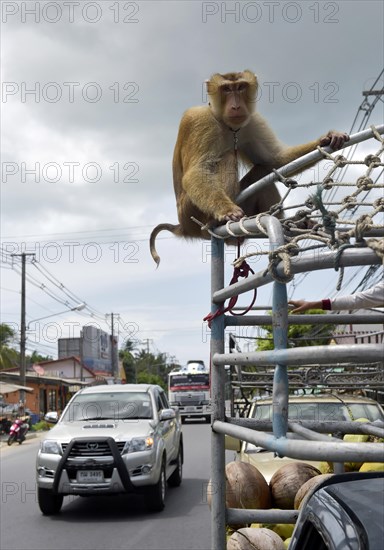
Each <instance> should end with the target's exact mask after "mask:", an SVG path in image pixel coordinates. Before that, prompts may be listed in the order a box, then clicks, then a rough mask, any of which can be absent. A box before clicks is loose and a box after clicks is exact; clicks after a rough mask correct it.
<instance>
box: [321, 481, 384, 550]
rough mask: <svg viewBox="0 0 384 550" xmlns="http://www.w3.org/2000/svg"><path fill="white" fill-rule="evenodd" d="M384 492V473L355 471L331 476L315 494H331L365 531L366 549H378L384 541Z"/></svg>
mask: <svg viewBox="0 0 384 550" xmlns="http://www.w3.org/2000/svg"><path fill="white" fill-rule="evenodd" d="M383 489H384V473H383V472H370V473H365V474H362V473H361V472H354V473H347V474H345V473H344V474H340V475H335V476H332V478H330V479H328V480H326V481H325V482H324V483H323V484H322V485H321V486H320V487H319V488H317V489H316V494H318V493H320V494H321V492H326V493H329V494H330V495H331V496H332V497H333V498H334V499H335V500H336V501H337V502H338V503H339V504H340V505H341V506H343V508H344V509H345V510H346V512H347V513H348V515H349V516H350V517H351V519H352V520H353V521H354V523H355V524H360V525H359V527H360V529H363V530H364V531H365V535H366V538H367V539H368V546H367V548H372V549H376V548H381V547H382V542H383V531H384V530H383V514H384V499H383ZM364 547H365V546H364Z"/></svg>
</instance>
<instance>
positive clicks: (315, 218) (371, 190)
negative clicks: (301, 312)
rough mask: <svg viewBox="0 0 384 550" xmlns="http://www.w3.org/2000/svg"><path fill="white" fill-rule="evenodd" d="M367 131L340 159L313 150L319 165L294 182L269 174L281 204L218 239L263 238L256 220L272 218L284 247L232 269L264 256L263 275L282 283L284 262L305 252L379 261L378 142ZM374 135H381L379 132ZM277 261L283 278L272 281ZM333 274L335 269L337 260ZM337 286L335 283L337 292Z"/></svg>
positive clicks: (382, 222) (383, 251) (383, 243)
mask: <svg viewBox="0 0 384 550" xmlns="http://www.w3.org/2000/svg"><path fill="white" fill-rule="evenodd" d="M371 130H372V136H373V137H372V138H371V139H369V140H368V141H365V142H362V143H358V144H357V145H356V146H355V147H354V148H353V149H352V148H351V149H350V150H349V151H348V153H349V154H347V155H346V156H344V155H343V154H341V153H340V152H335V153H329V152H327V151H326V150H324V149H322V148H320V147H319V148H318V150H319V151H320V152H321V155H322V159H323V161H322V162H321V163H320V164H317V165H316V166H314V167H313V168H311V169H309V170H308V169H306V170H305V171H303V172H302V173H301V174H299V175H296V176H295V177H294V178H292V177H284V176H282V175H281V171H280V170H279V171H275V175H276V179H277V180H278V182H280V183H279V184H278V187H279V188H280V193H281V200H280V201H279V202H278V203H277V204H275V205H274V206H272V207H271V208H270V210H269V211H266V212H263V213H260V214H258V215H257V216H253V217H248V218H243V220H241V221H240V222H228V223H227V224H226V226H225V232H226V233H227V235H225V236H224V237H223V236H222V235H221V238H226V237H227V236H232V237H233V236H236V237H249V236H250V235H254V236H260V234H261V235H266V231H265V229H264V227H263V225H262V223H261V218H262V216H264V215H272V216H278V217H279V218H280V222H281V224H282V227H283V231H284V237H285V244H284V246H281V247H278V248H277V249H276V250H274V251H273V253H271V252H270V251H269V250H265V251H263V250H259V251H257V252H252V253H250V254H245V255H243V256H241V257H239V258H238V259H237V260H236V261H235V262H234V265H235V267H237V266H239V265H241V263H242V262H243V261H245V260H246V259H247V258H250V257H252V256H257V255H260V254H268V255H269V265H268V268H267V269H268V270H269V271H270V272H271V274H272V275H273V277H274V278H275V279H277V280H282V282H288V281H289V280H291V279H292V275H291V273H290V269H289V263H290V262H289V260H290V258H291V257H292V256H296V255H298V254H300V253H302V252H305V251H309V250H316V249H319V250H321V249H331V250H338V252H339V255H337V257H340V255H341V254H342V252H343V250H345V249H346V248H349V247H359V246H369V247H371V248H372V249H373V250H375V252H376V253H377V254H378V255H379V256H380V257H381V258H384V239H383V235H384V192H383V189H384V182H383V169H384V159H383V154H384V139H383V136H382V135H381V134H380V133H379V132H378V131H377V129H376V128H375V127H371ZM380 131H381V133H382V132H383V129H382V127H380ZM347 145H348V144H347ZM368 150H369V152H368ZM357 157H359V158H358V159H357ZM324 172H325V174H324V175H323V177H322V178H319V174H320V173H324ZM314 175H315V177H313V176H314ZM308 180H309V181H308ZM266 192H267V191H266ZM247 220H254V224H253V225H254V226H256V229H255V231H250V230H249V224H247V228H245V227H244V224H245V222H246V221H247ZM214 234H215V236H216V237H219V238H220V235H217V233H216V232H214ZM371 235H372V237H371ZM376 236H379V237H381V238H375V237H376ZM364 237H368V238H364ZM280 261H283V263H284V273H285V274H284V276H283V278H281V277H277V275H276V270H275V266H276V265H277V263H279V262H280ZM335 269H338V265H337V260H336V265H335ZM341 273H342V270H341ZM340 284H341V281H339V283H338V286H340Z"/></svg>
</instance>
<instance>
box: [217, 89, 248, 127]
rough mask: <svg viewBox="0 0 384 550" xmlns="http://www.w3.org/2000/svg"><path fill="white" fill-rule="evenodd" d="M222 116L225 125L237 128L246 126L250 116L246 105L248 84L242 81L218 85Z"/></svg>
mask: <svg viewBox="0 0 384 550" xmlns="http://www.w3.org/2000/svg"><path fill="white" fill-rule="evenodd" d="M220 96H221V105H222V118H223V121H224V122H225V124H226V125H227V126H229V127H230V128H233V129H234V130H237V129H238V128H242V127H243V126H246V125H247V124H248V122H249V119H250V117H251V114H252V112H251V109H250V106H249V105H248V85H247V84H246V83H244V82H240V83H236V84H231V85H228V84H225V85H223V86H221V87H220Z"/></svg>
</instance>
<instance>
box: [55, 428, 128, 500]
mask: <svg viewBox="0 0 384 550" xmlns="http://www.w3.org/2000/svg"><path fill="white" fill-rule="evenodd" d="M85 445H87V446H88V448H89V451H90V452H92V446H96V450H97V448H98V446H99V445H101V448H102V449H103V455H102V456H104V457H105V456H106V455H105V449H106V448H109V450H110V455H111V457H112V458H113V464H111V466H112V467H115V468H116V469H117V471H118V473H119V476H120V479H121V482H122V484H123V486H124V489H125V490H126V491H127V492H129V493H133V492H135V487H134V485H133V484H132V482H131V479H130V477H129V473H128V470H127V468H126V466H125V464H124V461H123V459H122V458H121V454H120V450H119V447H118V445H117V443H116V441H115V440H114V439H113V437H77V438H74V439H71V441H70V442H69V443H68V445H67V446H66V447H65V450H64V452H63V456H62V457H61V460H60V462H59V464H58V466H57V469H56V473H55V477H54V481H53V487H52V490H53V492H54V493H57V491H58V487H59V482H60V478H61V474H62V472H63V470H66V469H67V467H68V468H70V464H69V460H70V459H71V458H74V457H75V456H81V457H84V456H85V455H84V454H81V455H78V454H75V453H74V450H75V449H76V447H78V448H83V449H84V446H85ZM87 456H89V458H90V459H91V458H93V457H95V454H93V456H91V454H88V455H87ZM98 456H100V455H97V454H96V458H97V457H98Z"/></svg>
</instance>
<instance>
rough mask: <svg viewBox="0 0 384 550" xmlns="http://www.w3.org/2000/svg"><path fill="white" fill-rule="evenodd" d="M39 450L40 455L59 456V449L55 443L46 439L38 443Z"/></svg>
mask: <svg viewBox="0 0 384 550" xmlns="http://www.w3.org/2000/svg"><path fill="white" fill-rule="evenodd" d="M40 450H41V452H42V453H46V454H49V455H61V447H60V445H59V444H58V443H57V441H53V440H52V439H46V440H45V441H42V442H41V443H40Z"/></svg>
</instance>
